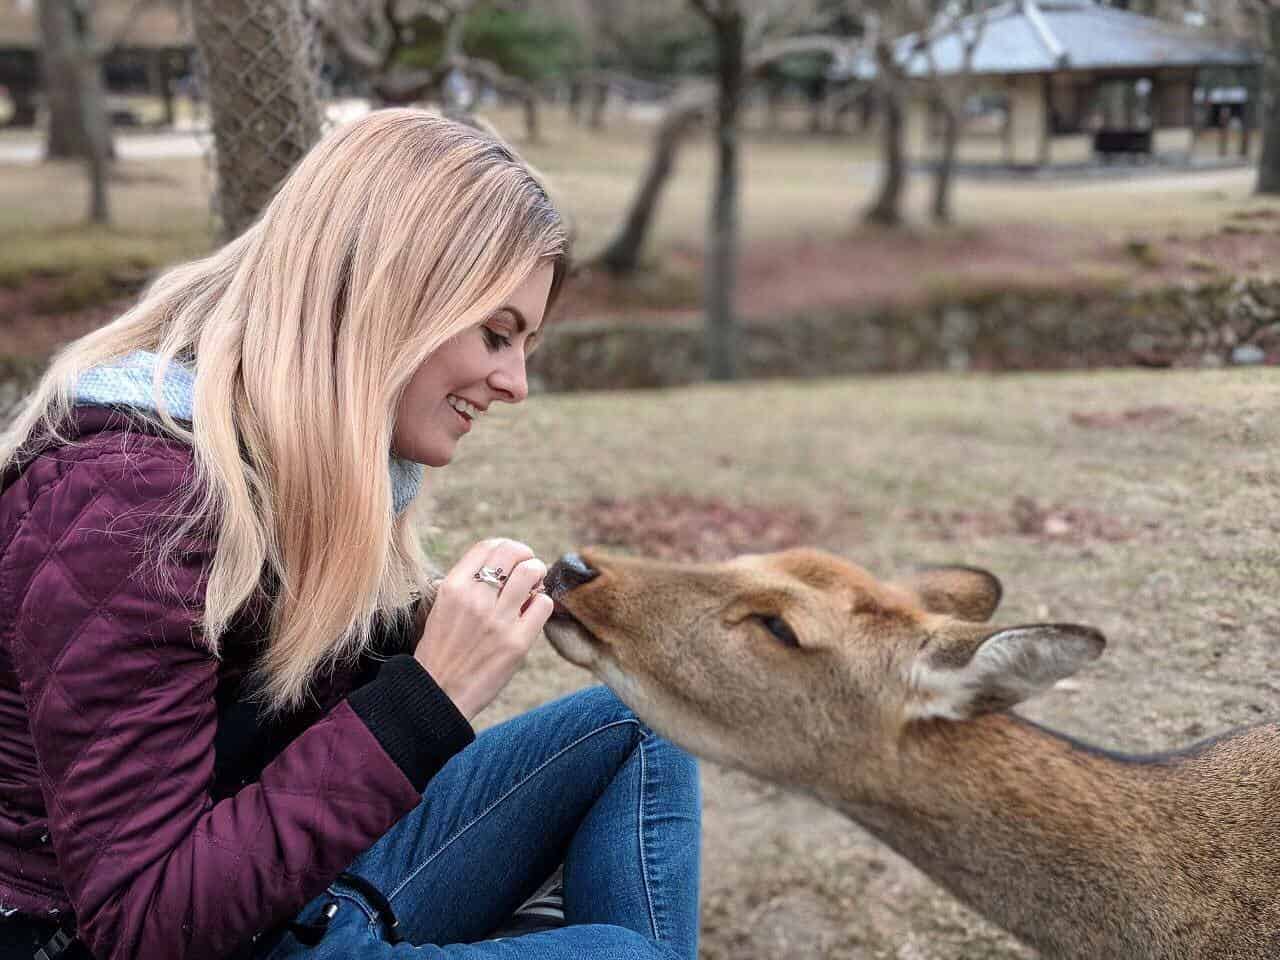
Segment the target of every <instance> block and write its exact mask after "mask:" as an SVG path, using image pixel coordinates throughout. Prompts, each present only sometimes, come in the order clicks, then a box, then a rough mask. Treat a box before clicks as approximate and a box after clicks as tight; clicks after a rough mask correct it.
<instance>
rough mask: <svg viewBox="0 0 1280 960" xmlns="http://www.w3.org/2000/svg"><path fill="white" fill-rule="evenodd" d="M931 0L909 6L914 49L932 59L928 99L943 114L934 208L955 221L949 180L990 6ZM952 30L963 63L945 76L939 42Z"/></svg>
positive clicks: (942, 219) (944, 219) (941, 219)
mask: <svg viewBox="0 0 1280 960" xmlns="http://www.w3.org/2000/svg"><path fill="white" fill-rule="evenodd" d="M937 6H938V4H937V3H936V0H935V2H930V0H911V2H910V9H911V10H912V12H913V14H914V16H915V18H916V21H917V22H918V23H919V24H920V29H919V31H918V33H917V37H918V43H917V44H916V50H915V52H916V53H917V54H919V55H923V57H924V59H925V62H926V64H927V65H928V80H929V88H930V100H931V102H932V104H933V105H934V106H936V108H937V110H938V113H939V115H940V117H941V119H942V150H941V154H940V156H939V158H938V168H937V172H936V173H935V175H934V184H933V202H932V204H931V208H930V209H931V213H932V215H933V219H934V221H935V222H937V223H950V222H951V185H952V183H953V181H954V179H955V166H956V153H957V152H958V150H959V146H960V136H961V134H962V133H963V131H964V119H965V114H964V111H965V104H966V101H967V100H968V98H969V94H970V92H971V86H970V79H971V75H972V73H973V58H974V54H975V53H976V52H977V49H978V46H979V45H980V44H981V43H982V36H983V33H984V32H985V31H986V26H987V7H986V6H985V5H983V4H981V3H978V4H975V6H976V7H977V9H975V10H974V11H973V12H972V13H970V14H968V15H967V16H966V15H964V10H963V8H961V9H959V10H957V9H955V6H954V5H953V4H951V3H946V4H944V5H943V9H942V10H941V11H939V10H937V9H936V8H937ZM950 34H954V35H955V36H956V39H957V41H958V42H959V44H960V55H961V60H960V67H959V69H958V70H957V71H955V72H954V73H949V74H947V75H946V76H945V77H944V76H942V75H941V74H940V73H939V70H938V60H937V56H936V50H935V47H936V44H937V42H938V41H939V40H941V39H942V38H944V37H946V36H948V35H950Z"/></svg>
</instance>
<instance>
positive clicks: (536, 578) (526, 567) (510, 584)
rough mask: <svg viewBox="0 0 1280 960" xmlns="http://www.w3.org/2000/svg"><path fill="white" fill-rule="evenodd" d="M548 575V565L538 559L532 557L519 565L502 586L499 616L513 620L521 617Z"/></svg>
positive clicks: (499, 598)
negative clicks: (530, 599)
mask: <svg viewBox="0 0 1280 960" xmlns="http://www.w3.org/2000/svg"><path fill="white" fill-rule="evenodd" d="M546 575H547V565H546V564H545V563H543V562H542V561H541V560H539V559H538V558H537V557H533V556H530V557H529V558H528V559H525V560H522V561H521V562H519V563H517V564H516V565H515V567H514V568H513V569H512V571H511V574H510V575H509V576H508V577H507V582H506V583H505V584H503V586H502V593H501V594H500V595H499V597H498V615H499V616H500V617H504V618H509V619H512V620H514V619H515V618H516V617H518V616H520V611H521V610H522V609H523V608H524V604H525V601H526V600H528V599H529V594H530V593H531V592H532V591H533V589H534V587H536V586H537V585H538V584H540V583H541V582H542V578H543V577H545V576H546Z"/></svg>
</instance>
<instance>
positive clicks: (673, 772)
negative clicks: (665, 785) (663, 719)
mask: <svg viewBox="0 0 1280 960" xmlns="http://www.w3.org/2000/svg"><path fill="white" fill-rule="evenodd" d="M569 698H570V701H571V703H572V705H573V709H574V710H575V711H577V710H581V711H583V712H585V713H588V714H590V715H591V716H592V717H593V718H594V719H595V721H596V722H597V723H599V724H600V725H602V726H603V725H604V724H608V723H616V722H618V721H620V720H634V721H635V722H636V724H637V727H638V730H639V734H640V736H639V739H640V740H643V741H646V742H647V743H648V747H649V752H648V755H647V756H648V760H649V762H650V763H656V764H659V765H661V766H662V767H663V768H664V769H666V770H668V771H670V776H669V779H670V780H671V781H672V782H674V783H681V782H685V783H692V784H695V785H696V784H697V781H698V761H697V760H695V759H694V758H693V756H692V755H690V754H689V753H687V752H686V751H685V750H683V749H681V748H680V747H677V746H676V745H675V744H673V743H671V742H670V741H669V740H665V739H663V738H662V737H661V735H660V734H657V733H655V732H654V731H653V729H652V728H650V727H649V726H647V725H646V724H645V723H644V721H642V720H640V718H639V717H637V716H636V715H635V712H634V711H633V710H632V709H631V708H630V707H628V706H627V705H626V704H625V703H623V702H622V701H621V700H619V699H618V696H617V694H615V693H614V692H613V691H612V690H610V689H609V688H608V687H606V686H603V685H600V686H594V687H587V688H586V689H584V690H579V691H578V692H577V693H573V694H570V695H569Z"/></svg>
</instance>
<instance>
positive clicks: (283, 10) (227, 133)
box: [191, 0, 320, 238]
mask: <svg viewBox="0 0 1280 960" xmlns="http://www.w3.org/2000/svg"><path fill="white" fill-rule="evenodd" d="M191 11H192V22H193V26H194V28H195V35H196V45H197V49H198V50H199V53H200V56H201V58H202V59H203V61H204V63H205V66H206V70H207V73H208V81H207V83H208V95H209V107H210V113H211V115H212V121H213V135H214V146H215V149H216V152H217V163H218V206H219V212H220V213H221V214H222V221H223V233H224V235H225V236H226V237H228V238H230V237H234V236H236V235H237V234H239V233H240V232H241V231H242V230H244V228H245V227H247V226H248V225H249V224H250V223H252V222H253V220H254V218H255V217H257V215H258V214H259V213H260V212H261V211H262V209H263V208H264V207H265V206H266V205H267V203H268V202H269V201H270V199H271V197H272V196H273V195H274V194H275V191H276V188H277V187H278V186H279V185H280V181H281V180H283V179H284V177H285V175H286V174H288V172H289V171H290V170H291V169H292V168H293V166H294V164H295V163H297V162H298V160H299V159H301V158H302V156H303V154H305V153H306V152H307V150H309V149H310V148H311V146H312V144H314V143H315V142H316V140H318V139H319V137H320V104H319V100H318V98H317V94H316V89H315V82H314V78H313V77H312V75H311V69H310V64H309V62H308V57H307V41H308V39H309V38H308V34H307V25H306V23H305V22H304V20H303V14H302V9H301V6H300V3H299V0H192V3H191Z"/></svg>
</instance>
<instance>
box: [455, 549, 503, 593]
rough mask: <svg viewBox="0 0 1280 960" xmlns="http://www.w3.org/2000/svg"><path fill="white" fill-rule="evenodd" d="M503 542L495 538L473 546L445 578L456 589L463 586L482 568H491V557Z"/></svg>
mask: <svg viewBox="0 0 1280 960" xmlns="http://www.w3.org/2000/svg"><path fill="white" fill-rule="evenodd" d="M503 542H504V541H503V540H502V538H501V537H495V538H493V539H490V540H481V541H480V542H478V543H474V544H472V545H471V547H470V548H469V549H468V550H467V552H466V553H464V554H463V555H462V559H460V560H459V561H458V562H457V563H455V564H454V565H453V569H452V570H450V571H449V575H448V576H447V577H445V580H446V581H450V582H452V585H453V586H455V587H460V586H462V585H463V584H464V583H466V581H468V580H470V579H472V578H473V577H474V576H475V574H476V571H477V570H479V569H480V568H481V567H486V566H489V557H491V556H492V555H493V553H494V552H495V551H496V550H497V549H498V548H499V547H500V546H501V545H502V543H503Z"/></svg>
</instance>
